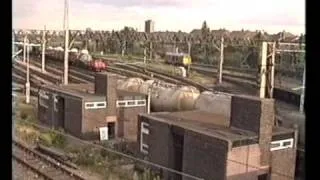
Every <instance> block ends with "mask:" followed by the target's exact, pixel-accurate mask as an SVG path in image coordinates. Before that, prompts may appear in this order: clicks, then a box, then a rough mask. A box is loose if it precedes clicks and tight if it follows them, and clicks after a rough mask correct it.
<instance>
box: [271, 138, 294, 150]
mask: <svg viewBox="0 0 320 180" xmlns="http://www.w3.org/2000/svg"><path fill="white" fill-rule="evenodd" d="M293 141H294V139H293V138H290V139H284V140H278V141H273V142H271V145H278V146H276V147H273V148H270V151H276V150H281V149H287V148H293ZM287 142H290V144H289V145H284V143H287Z"/></svg>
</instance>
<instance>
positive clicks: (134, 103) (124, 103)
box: [117, 99, 147, 107]
mask: <svg viewBox="0 0 320 180" xmlns="http://www.w3.org/2000/svg"><path fill="white" fill-rule="evenodd" d="M140 102H142V104H139V103H140ZM130 103H132V104H130ZM146 104H147V101H146V100H145V99H143V100H118V101H117V107H141V106H146Z"/></svg>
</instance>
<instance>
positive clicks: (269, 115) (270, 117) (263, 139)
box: [259, 99, 275, 165]
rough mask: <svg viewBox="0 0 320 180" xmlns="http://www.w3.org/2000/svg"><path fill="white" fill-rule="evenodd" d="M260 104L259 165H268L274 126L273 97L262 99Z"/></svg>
mask: <svg viewBox="0 0 320 180" xmlns="http://www.w3.org/2000/svg"><path fill="white" fill-rule="evenodd" d="M261 102H262V104H261V111H262V114H261V119H260V135H259V144H260V149H261V165H270V155H271V153H270V143H271V139H272V127H273V126H274V119H275V107H274V100H273V99H263V100H262V101H261Z"/></svg>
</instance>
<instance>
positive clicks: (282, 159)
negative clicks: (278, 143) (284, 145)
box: [271, 148, 296, 180]
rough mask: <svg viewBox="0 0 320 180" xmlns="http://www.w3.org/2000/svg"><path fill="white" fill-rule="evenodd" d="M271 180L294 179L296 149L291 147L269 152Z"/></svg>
mask: <svg viewBox="0 0 320 180" xmlns="http://www.w3.org/2000/svg"><path fill="white" fill-rule="evenodd" d="M271 160H272V164H271V165H272V168H271V180H294V173H295V164H296V150H295V149H293V148H289V149H282V150H277V151H272V152H271Z"/></svg>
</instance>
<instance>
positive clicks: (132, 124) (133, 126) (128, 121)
mask: <svg viewBox="0 0 320 180" xmlns="http://www.w3.org/2000/svg"><path fill="white" fill-rule="evenodd" d="M145 112H146V107H144V106H141V107H127V108H125V107H120V108H118V109H117V116H118V122H119V133H120V132H121V133H120V134H121V135H122V136H123V137H124V138H125V139H127V140H130V141H136V140H137V133H138V114H140V113H145Z"/></svg>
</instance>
